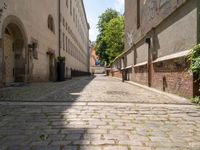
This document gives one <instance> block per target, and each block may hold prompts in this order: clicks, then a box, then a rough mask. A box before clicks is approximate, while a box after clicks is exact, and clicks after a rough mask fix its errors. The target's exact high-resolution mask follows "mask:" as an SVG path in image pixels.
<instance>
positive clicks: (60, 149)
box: [0, 77, 94, 150]
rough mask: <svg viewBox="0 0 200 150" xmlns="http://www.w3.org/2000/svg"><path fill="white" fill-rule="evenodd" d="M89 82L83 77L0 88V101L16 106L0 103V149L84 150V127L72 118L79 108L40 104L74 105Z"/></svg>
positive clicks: (85, 129) (90, 79) (87, 78)
mask: <svg viewBox="0 0 200 150" xmlns="http://www.w3.org/2000/svg"><path fill="white" fill-rule="evenodd" d="M93 79H94V77H84V78H76V79H74V80H72V81H66V82H63V83H42V84H33V85H30V86H25V87H12V88H5V89H1V91H0V92H1V93H0V97H1V101H9V102H13V101H15V102H17V103H15V104H16V105H15V104H12V103H9V104H8V105H6V104H2V105H1V104H0V150H78V149H80V148H81V149H82V150H84V149H85V150H86V149H87V148H84V147H81V145H83V142H84V141H83V139H87V138H90V137H88V136H87V137H85V134H86V133H87V128H85V127H86V124H85V125H84V127H83V124H81V121H80V120H77V115H78V114H77V113H76V115H73V112H76V111H78V112H80V109H81V106H80V107H78V108H71V107H72V105H74V103H66V105H60V104H59V103H57V104H54V105H51V106H50V105H49V106H48V105H47V103H46V104H45V103H41V104H40V102H59V101H65V102H67V101H69V100H70V101H74V102H75V101H76V100H77V99H78V97H79V95H80V92H81V91H82V90H83V89H84V88H85V87H86V86H87V85H88V84H89V83H90V82H91V81H92V80H93ZM49 86H53V87H49ZM72 87H73V88H72ZM47 88H49V89H47ZM23 102H30V104H28V105H24V104H23ZM31 102H37V105H32V104H31ZM70 108H71V109H70ZM80 115H81V114H80ZM88 144H89V143H88Z"/></svg>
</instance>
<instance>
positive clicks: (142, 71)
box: [113, 0, 200, 97]
mask: <svg viewBox="0 0 200 150" xmlns="http://www.w3.org/2000/svg"><path fill="white" fill-rule="evenodd" d="M199 3H200V2H199V1H198V0H125V24H126V25H125V32H126V43H125V51H124V53H123V54H122V55H121V56H120V57H118V58H117V59H116V60H115V62H114V63H113V66H117V65H116V64H118V62H120V65H118V72H120V71H122V70H123V71H124V72H125V76H124V77H125V79H126V80H132V81H134V82H137V83H140V84H143V85H147V86H149V87H153V88H156V89H159V90H163V91H166V92H170V93H174V94H178V95H181V96H185V97H192V96H194V95H197V94H199V93H198V87H197V83H196V82H194V81H195V77H194V76H193V75H191V74H190V73H189V72H188V69H187V68H188V67H189V63H188V61H187V56H188V54H189V51H190V49H191V48H192V47H193V46H194V45H196V44H197V43H199V41H200V38H199V36H198V33H199V27H200V23H199V21H198V20H199V14H200V12H199V6H200V5H199Z"/></svg>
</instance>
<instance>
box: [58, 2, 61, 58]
mask: <svg viewBox="0 0 200 150" xmlns="http://www.w3.org/2000/svg"><path fill="white" fill-rule="evenodd" d="M60 14H61V9H60V0H58V46H59V48H58V55H59V56H61V54H60V46H61V45H60V44H61V42H60V40H61V37H60V35H61V33H60V29H61V27H60V24H61V23H60V21H61V15H60Z"/></svg>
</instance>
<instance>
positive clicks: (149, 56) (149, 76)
mask: <svg viewBox="0 0 200 150" xmlns="http://www.w3.org/2000/svg"><path fill="white" fill-rule="evenodd" d="M145 43H147V44H148V63H147V65H148V66H147V69H148V86H149V87H151V38H150V37H147V38H146V39H145Z"/></svg>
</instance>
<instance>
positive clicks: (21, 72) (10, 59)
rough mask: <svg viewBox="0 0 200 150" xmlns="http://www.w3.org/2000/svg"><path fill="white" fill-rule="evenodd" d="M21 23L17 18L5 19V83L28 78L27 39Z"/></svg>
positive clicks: (3, 79)
mask: <svg viewBox="0 0 200 150" xmlns="http://www.w3.org/2000/svg"><path fill="white" fill-rule="evenodd" d="M18 22H19V23H18ZM20 23H21V22H20V21H18V20H17V21H16V18H14V19H12V18H9V19H8V20H7V21H5V23H4V26H3V29H2V37H3V40H2V44H3V47H2V50H3V52H2V53H3V57H2V58H3V61H2V64H3V71H2V72H3V73H2V74H3V76H2V82H3V83H4V84H10V83H14V82H25V81H26V80H27V79H26V74H27V71H26V64H27V63H26V62H27V60H26V58H27V57H26V56H27V51H26V49H27V47H26V45H27V41H26V38H25V34H24V31H23V30H22V29H23V28H22V26H20Z"/></svg>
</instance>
